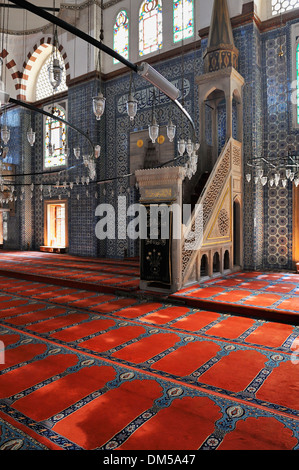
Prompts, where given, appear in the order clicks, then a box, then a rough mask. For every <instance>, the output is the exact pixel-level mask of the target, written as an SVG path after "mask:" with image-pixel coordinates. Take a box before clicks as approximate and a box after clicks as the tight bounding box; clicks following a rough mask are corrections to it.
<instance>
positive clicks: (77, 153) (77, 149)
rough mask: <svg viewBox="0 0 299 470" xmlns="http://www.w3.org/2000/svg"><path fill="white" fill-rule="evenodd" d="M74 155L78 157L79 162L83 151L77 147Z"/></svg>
mask: <svg viewBox="0 0 299 470" xmlns="http://www.w3.org/2000/svg"><path fill="white" fill-rule="evenodd" d="M74 155H75V157H76V159H77V160H78V159H79V158H80V155H81V149H80V147H75V148H74Z"/></svg>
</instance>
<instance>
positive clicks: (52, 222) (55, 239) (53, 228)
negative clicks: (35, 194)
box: [45, 202, 67, 248]
mask: <svg viewBox="0 0 299 470" xmlns="http://www.w3.org/2000/svg"><path fill="white" fill-rule="evenodd" d="M45 218H46V220H45V222H46V224H45V245H46V246H49V247H55V248H66V246H67V222H66V202H46V203H45Z"/></svg>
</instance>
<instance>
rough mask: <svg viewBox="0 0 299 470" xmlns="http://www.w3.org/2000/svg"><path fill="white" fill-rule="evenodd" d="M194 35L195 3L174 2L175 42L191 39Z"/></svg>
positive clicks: (191, 1)
mask: <svg viewBox="0 0 299 470" xmlns="http://www.w3.org/2000/svg"><path fill="white" fill-rule="evenodd" d="M193 35H194V1H193V0H174V2H173V42H179V41H182V39H188V38H191V37H192V36H193Z"/></svg>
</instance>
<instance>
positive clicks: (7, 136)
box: [1, 126, 10, 145]
mask: <svg viewBox="0 0 299 470" xmlns="http://www.w3.org/2000/svg"><path fill="white" fill-rule="evenodd" d="M1 139H2V140H3V142H4V144H5V145H7V143H8V141H9V139H10V130H9V129H8V127H7V126H3V127H2V129H1Z"/></svg>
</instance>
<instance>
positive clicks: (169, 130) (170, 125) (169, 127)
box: [167, 120, 176, 142]
mask: <svg viewBox="0 0 299 470" xmlns="http://www.w3.org/2000/svg"><path fill="white" fill-rule="evenodd" d="M175 131H176V126H175V125H174V124H173V122H172V121H171V120H170V121H169V123H168V125H167V137H168V139H169V142H173V139H174V137H175Z"/></svg>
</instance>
